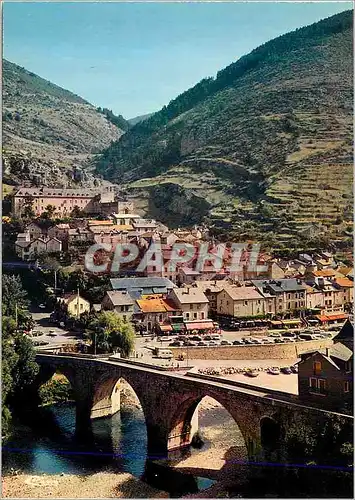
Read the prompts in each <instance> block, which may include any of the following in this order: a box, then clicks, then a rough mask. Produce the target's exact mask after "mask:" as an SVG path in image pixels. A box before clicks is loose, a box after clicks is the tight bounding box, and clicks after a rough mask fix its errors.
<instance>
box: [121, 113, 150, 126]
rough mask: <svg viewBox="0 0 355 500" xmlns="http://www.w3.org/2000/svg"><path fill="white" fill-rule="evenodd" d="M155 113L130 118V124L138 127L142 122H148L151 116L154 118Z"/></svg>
mask: <svg viewBox="0 0 355 500" xmlns="http://www.w3.org/2000/svg"><path fill="white" fill-rule="evenodd" d="M153 115H154V113H147V114H146V115H139V116H135V117H134V118H128V120H127V121H128V123H129V124H130V125H131V126H132V127H133V125H137V123H139V122H142V121H144V120H147V119H148V118H150V117H151V116H153Z"/></svg>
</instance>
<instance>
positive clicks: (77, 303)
mask: <svg viewBox="0 0 355 500" xmlns="http://www.w3.org/2000/svg"><path fill="white" fill-rule="evenodd" d="M79 297H80V295H79V287H78V294H77V300H76V317H77V318H79V316H80V315H79Z"/></svg>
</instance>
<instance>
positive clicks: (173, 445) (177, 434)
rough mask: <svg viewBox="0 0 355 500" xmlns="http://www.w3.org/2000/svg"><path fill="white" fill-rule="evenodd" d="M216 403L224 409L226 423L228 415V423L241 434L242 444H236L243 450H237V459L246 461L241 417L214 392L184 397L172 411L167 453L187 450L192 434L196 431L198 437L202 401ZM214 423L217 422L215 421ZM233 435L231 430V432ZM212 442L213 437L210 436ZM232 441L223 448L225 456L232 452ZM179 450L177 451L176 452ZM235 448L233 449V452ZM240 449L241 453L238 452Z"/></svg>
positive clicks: (246, 435)
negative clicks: (199, 412)
mask: <svg viewBox="0 0 355 500" xmlns="http://www.w3.org/2000/svg"><path fill="white" fill-rule="evenodd" d="M208 400H210V402H211V403H212V404H213V403H217V404H218V405H220V406H221V408H222V409H223V410H224V411H225V417H226V418H227V421H226V424H227V425H228V417H230V423H231V424H232V423H233V424H235V430H237V429H238V431H239V433H240V434H241V436H242V441H243V445H241V446H240V445H239V444H238V448H244V449H243V450H238V454H237V455H238V457H239V458H238V460H240V461H243V460H246V461H247V457H248V439H249V434H248V432H247V430H246V428H245V426H244V422H243V419H242V418H241V417H240V416H239V415H238V412H233V411H231V406H230V404H228V400H226V399H224V398H222V397H219V396H218V395H216V394H210V393H209V392H207V393H204V394H200V395H199V396H198V397H194V396H191V397H189V398H186V399H185V400H184V401H183V403H182V404H180V405H179V407H178V409H177V410H176V411H175V412H174V414H173V416H172V418H171V421H170V428H169V435H168V451H169V455H170V456H171V457H172V458H174V456H175V457H176V458H178V457H179V455H180V456H181V454H180V452H184V450H187V449H188V448H189V447H190V445H191V443H192V442H193V440H194V436H196V434H197V433H198V436H199V437H200V432H199V431H200V429H201V426H200V423H199V418H198V411H199V408H200V406H201V403H203V402H208ZM216 424H218V422H217V421H216ZM231 434H232V435H233V432H232V433H231ZM212 443H213V438H212ZM235 447H236V445H235V446H233V442H229V446H228V442H226V446H225V447H224V446H223V448H225V455H224V456H225V457H226V456H227V455H230V454H231V452H232V448H235ZM177 450H179V453H177ZM236 451H237V450H235V449H234V450H233V453H234V454H235V453H236ZM241 451H242V453H240V452H241Z"/></svg>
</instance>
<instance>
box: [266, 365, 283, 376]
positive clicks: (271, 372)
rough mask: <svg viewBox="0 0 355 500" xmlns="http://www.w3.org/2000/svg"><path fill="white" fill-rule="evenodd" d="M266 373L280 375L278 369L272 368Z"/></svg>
mask: <svg viewBox="0 0 355 500" xmlns="http://www.w3.org/2000/svg"><path fill="white" fill-rule="evenodd" d="M267 372H268V373H270V375H280V368H278V367H277V366H273V367H272V368H269V369H268V371H267Z"/></svg>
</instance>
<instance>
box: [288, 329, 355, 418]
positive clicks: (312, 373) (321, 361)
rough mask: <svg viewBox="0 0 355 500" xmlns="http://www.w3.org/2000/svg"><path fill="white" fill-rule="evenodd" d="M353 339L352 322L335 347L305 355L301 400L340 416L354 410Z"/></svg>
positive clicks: (301, 368) (300, 376) (300, 380)
mask: <svg viewBox="0 0 355 500" xmlns="http://www.w3.org/2000/svg"><path fill="white" fill-rule="evenodd" d="M353 338H354V328H353V325H352V323H351V322H350V320H348V321H347V322H346V323H345V324H344V326H343V328H342V329H341V331H340V332H339V334H338V335H337V336H336V337H335V338H334V345H333V346H331V347H328V348H325V349H318V350H316V351H309V352H305V353H303V354H301V361H299V363H298V392H299V396H300V398H301V399H303V400H305V401H309V402H311V403H314V404H316V405H317V406H321V407H322V408H327V409H332V410H334V411H339V412H350V411H351V410H352V408H353Z"/></svg>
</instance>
